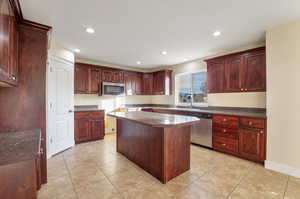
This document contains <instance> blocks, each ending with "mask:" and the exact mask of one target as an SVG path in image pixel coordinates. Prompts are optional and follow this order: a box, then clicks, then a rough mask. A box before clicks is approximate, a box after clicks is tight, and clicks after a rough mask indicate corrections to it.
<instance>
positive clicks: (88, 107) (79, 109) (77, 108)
mask: <svg viewBox="0 0 300 199" xmlns="http://www.w3.org/2000/svg"><path fill="white" fill-rule="evenodd" d="M74 111H75V112H83V111H89V112H90V111H105V110H104V109H99V108H98V106H97V105H83V106H74Z"/></svg>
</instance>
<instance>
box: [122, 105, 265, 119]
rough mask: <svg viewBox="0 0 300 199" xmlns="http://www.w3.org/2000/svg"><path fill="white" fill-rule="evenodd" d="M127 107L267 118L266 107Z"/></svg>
mask: <svg viewBox="0 0 300 199" xmlns="http://www.w3.org/2000/svg"><path fill="white" fill-rule="evenodd" d="M124 107H125V108H130V109H137V110H140V109H142V108H152V109H161V110H174V111H186V112H195V113H209V114H216V115H233V116H244V117H255V118H263V119H265V118H267V114H266V109H264V108H241V107H214V106H209V107H191V108H190V107H182V106H173V105H165V104H126V105H124Z"/></svg>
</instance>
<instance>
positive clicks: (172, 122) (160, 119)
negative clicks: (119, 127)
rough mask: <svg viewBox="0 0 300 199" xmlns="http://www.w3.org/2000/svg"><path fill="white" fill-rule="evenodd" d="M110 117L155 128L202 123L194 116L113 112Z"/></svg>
mask: <svg viewBox="0 0 300 199" xmlns="http://www.w3.org/2000/svg"><path fill="white" fill-rule="evenodd" d="M108 115H109V116H111V117H116V118H119V119H127V120H131V121H136V122H139V123H142V124H146V125H149V126H153V127H170V126H176V125H190V124H192V123H197V122H199V121H200V119H198V118H197V117H192V116H183V115H171V114H161V113H152V112H143V111H131V112H111V113H109V114H108Z"/></svg>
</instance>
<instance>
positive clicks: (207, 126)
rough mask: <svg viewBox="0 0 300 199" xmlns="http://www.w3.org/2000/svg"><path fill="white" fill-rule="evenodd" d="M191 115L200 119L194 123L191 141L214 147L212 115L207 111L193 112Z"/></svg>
mask: <svg viewBox="0 0 300 199" xmlns="http://www.w3.org/2000/svg"><path fill="white" fill-rule="evenodd" d="M189 115H191V116H194V117H197V118H199V119H200V122H199V123H197V124H194V125H192V137H191V143H193V144H198V145H201V146H204V147H208V148H212V115H211V114H207V113H192V114H189Z"/></svg>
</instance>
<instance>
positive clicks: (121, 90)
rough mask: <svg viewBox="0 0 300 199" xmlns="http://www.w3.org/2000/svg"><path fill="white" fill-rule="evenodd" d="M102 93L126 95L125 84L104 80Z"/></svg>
mask: <svg viewBox="0 0 300 199" xmlns="http://www.w3.org/2000/svg"><path fill="white" fill-rule="evenodd" d="M102 95H114V96H124V95H125V84H118V83H110V82H103V83H102Z"/></svg>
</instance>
